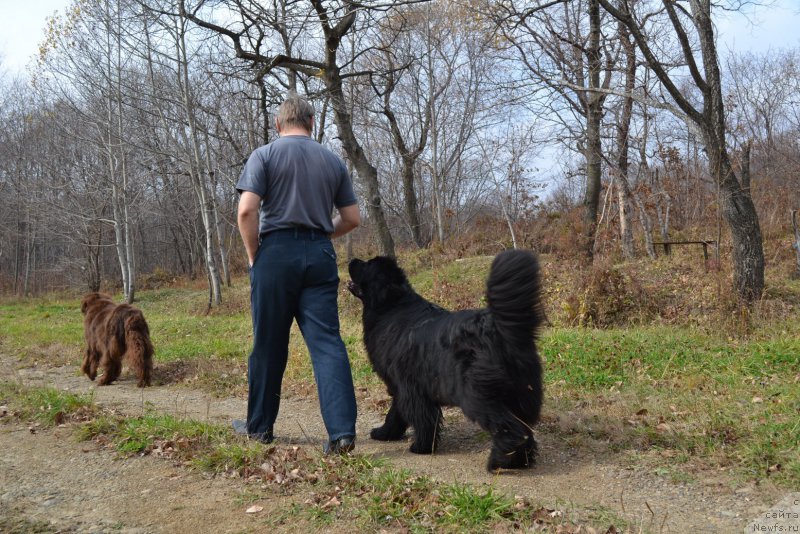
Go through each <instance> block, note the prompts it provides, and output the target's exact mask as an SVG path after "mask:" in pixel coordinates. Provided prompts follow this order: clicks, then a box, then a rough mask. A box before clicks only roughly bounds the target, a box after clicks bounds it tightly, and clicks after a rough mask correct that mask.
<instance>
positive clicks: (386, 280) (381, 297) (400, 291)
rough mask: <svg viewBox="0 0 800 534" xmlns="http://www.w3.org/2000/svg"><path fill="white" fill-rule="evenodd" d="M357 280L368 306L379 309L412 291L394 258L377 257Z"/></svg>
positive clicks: (368, 263) (369, 262) (365, 265)
mask: <svg viewBox="0 0 800 534" xmlns="http://www.w3.org/2000/svg"><path fill="white" fill-rule="evenodd" d="M360 274H361V275H362V276H361V278H362V280H356V281H357V282H358V283H359V284H361V285H362V287H363V288H364V295H365V297H366V299H367V300H366V301H365V302H366V304H368V305H370V306H372V307H378V306H382V305H385V304H386V303H391V302H394V301H396V300H397V299H399V298H400V297H402V296H403V295H405V294H407V293H408V292H409V291H411V288H410V286H409V284H408V279H407V278H406V274H405V273H404V272H403V269H401V268H400V267H399V266H398V265H397V262H396V261H395V260H394V259H393V258H389V257H387V256H376V257H375V258H372V259H371V260H369V261H368V262H367V263H366V264H364V268H363V270H362V271H361V273H360Z"/></svg>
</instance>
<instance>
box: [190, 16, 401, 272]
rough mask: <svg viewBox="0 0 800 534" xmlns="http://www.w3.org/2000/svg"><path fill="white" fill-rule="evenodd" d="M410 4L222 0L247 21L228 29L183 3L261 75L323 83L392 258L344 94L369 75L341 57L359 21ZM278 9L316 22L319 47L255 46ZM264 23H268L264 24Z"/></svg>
mask: <svg viewBox="0 0 800 534" xmlns="http://www.w3.org/2000/svg"><path fill="white" fill-rule="evenodd" d="M407 3H409V2H399V1H395V2H388V3H387V2H377V3H375V5H374V6H373V5H371V3H366V4H365V3H362V2H352V1H350V0H341V1H324V0H308V1H307V2H303V3H299V2H284V1H280V2H275V3H274V4H273V5H272V6H270V7H269V8H265V7H263V6H261V4H259V3H257V2H252V1H250V0H222V1H221V2H219V4H223V5H225V6H226V7H227V8H228V9H230V11H231V12H232V13H237V14H238V15H239V16H240V20H241V22H240V23H239V24H238V25H227V26H222V25H219V24H215V23H214V22H212V21H211V20H210V19H208V18H204V17H203V15H202V9H203V7H204V6H205V5H206V1H205V0H199V1H197V2H194V3H193V4H192V5H190V4H189V3H188V2H186V1H185V0H180V11H181V14H182V16H185V17H187V18H188V19H189V20H191V21H193V22H194V23H195V24H197V25H198V26H200V27H202V28H205V29H207V30H210V31H212V32H214V33H216V34H219V35H221V36H224V37H226V38H228V39H229V40H230V42H231V44H232V46H233V48H234V51H235V54H236V57H238V58H240V59H243V60H245V61H247V62H250V63H251V64H253V65H254V66H257V67H258V70H259V71H261V72H270V71H273V70H276V69H280V70H283V71H285V72H287V73H289V76H290V79H291V78H292V77H294V76H297V75H304V76H311V77H318V78H319V79H321V80H322V82H323V83H324V87H325V91H326V94H327V96H328V97H329V98H330V102H331V106H332V108H333V114H334V122H335V123H336V126H337V129H338V131H339V140H340V141H341V143H342V146H343V148H344V151H345V153H346V154H347V156H348V158H349V159H350V160H351V161H352V162H353V166H354V167H355V169H356V172H357V173H358V177H359V179H360V180H361V181H362V183H363V184H364V187H365V189H366V192H367V198H366V202H367V209H368V213H369V218H370V220H371V222H372V223H373V225H374V228H375V232H376V237H377V241H378V245H379V248H380V252H381V253H382V254H384V255H390V256H393V255H394V253H395V251H394V239H393V238H392V235H391V233H390V231H389V226H388V224H387V222H386V217H385V215H384V212H383V208H382V206H381V200H382V199H381V194H380V188H379V184H378V171H377V169H376V168H375V166H374V165H373V164H372V163H371V162H370V160H369V158H368V157H367V155H366V152H365V151H364V149H363V147H362V145H361V142H360V141H359V139H358V136H357V135H356V132H355V130H354V128H353V121H352V116H351V114H350V112H349V106H348V103H347V99H346V98H345V93H344V83H345V81H346V80H347V79H349V78H352V77H358V76H363V75H365V74H368V73H363V72H351V71H349V66H350V65H351V64H352V58H340V57H339V51H340V48H341V45H342V42H343V40H344V39H345V37H347V36H349V35H351V34H352V33H353V32H355V31H356V30H357V29H358V26H357V24H356V22H357V20H358V18H359V17H361V18H363V19H367V20H366V21H365V24H369V22H370V21H369V18H370V17H373V16H377V15H379V14H381V13H384V12H386V11H389V10H391V9H393V8H396V7H399V6H402V5H405V4H407ZM276 8H277V9H281V10H283V11H282V14H283V16H285V18H286V19H287V20H294V21H297V23H298V24H299V25H300V26H298V27H302V28H304V29H306V30H309V29H310V28H309V26H308V21H310V20H312V17H313V20H315V23H316V28H315V30H314V31H313V33H310V35H309V36H310V37H311V36H315V37H318V38H317V39H316V42H315V45H316V46H307V47H306V49H305V50H300V49H298V50H289V51H283V52H281V53H272V52H271V51H269V50H266V51H265V50H261V48H260V47H257V46H254V44H260V43H261V41H260V40H258V39H253V38H252V31H257V32H258V31H260V30H258V27H259V26H261V27H269V24H268V22H264V21H263V19H262V14H264V13H267V20H274V19H275V18H276V17H275V15H274V14H273V13H274V9H276ZM262 22H264V24H261V23H262ZM293 53H297V55H293ZM357 53H360V52H357ZM290 89H291V87H290Z"/></svg>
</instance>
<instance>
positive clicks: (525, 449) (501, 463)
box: [486, 437, 538, 471]
mask: <svg viewBox="0 0 800 534" xmlns="http://www.w3.org/2000/svg"><path fill="white" fill-rule="evenodd" d="M537 452H538V448H537V446H536V440H534V439H533V437H528V439H527V440H526V441H525V442H524V443H523V444H522V445H520V446H519V447H517V448H516V449H514V450H511V451H508V452H505V453H504V452H501V451H500V450H499V449H498V448H497V447H492V452H491V453H490V454H489V462H488V464H487V465H486V469H487V470H488V471H497V470H498V469H527V468H529V467H533V466H534V465H535V464H536V454H537Z"/></svg>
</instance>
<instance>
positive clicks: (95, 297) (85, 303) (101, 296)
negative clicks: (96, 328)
mask: <svg viewBox="0 0 800 534" xmlns="http://www.w3.org/2000/svg"><path fill="white" fill-rule="evenodd" d="M99 300H106V301H109V302H110V301H111V296H110V295H106V294H105V293H89V294H88V295H86V296H84V297H83V300H81V313H82V314H84V315H86V310H88V309H89V308H90V307H92V305H93V304H94V303H95V302H97V301H99Z"/></svg>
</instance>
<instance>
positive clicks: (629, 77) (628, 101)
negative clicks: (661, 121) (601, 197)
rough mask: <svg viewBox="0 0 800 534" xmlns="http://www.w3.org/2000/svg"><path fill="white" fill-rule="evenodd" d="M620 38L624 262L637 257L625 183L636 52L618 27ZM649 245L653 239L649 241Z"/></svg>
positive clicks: (619, 167) (623, 29)
mask: <svg viewBox="0 0 800 534" xmlns="http://www.w3.org/2000/svg"><path fill="white" fill-rule="evenodd" d="M619 35H620V38H621V41H622V48H623V50H624V51H625V58H626V61H625V97H624V98H623V101H622V113H621V115H620V116H619V118H618V120H617V175H618V178H619V180H618V181H619V188H617V203H618V205H619V235H620V241H621V242H622V255H623V257H625V258H626V259H633V258H634V257H635V256H636V248H635V245H634V241H633V225H632V224H631V188H630V183H629V182H628V167H629V165H628V151H629V149H630V138H629V137H630V128H631V118H632V116H633V89H634V86H635V85H636V49H635V48H634V46H633V43H632V42H631V36H630V32H629V31H628V30H627V28H626V27H625V25H624V24H622V23H620V24H619ZM651 242H652V238H651Z"/></svg>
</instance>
